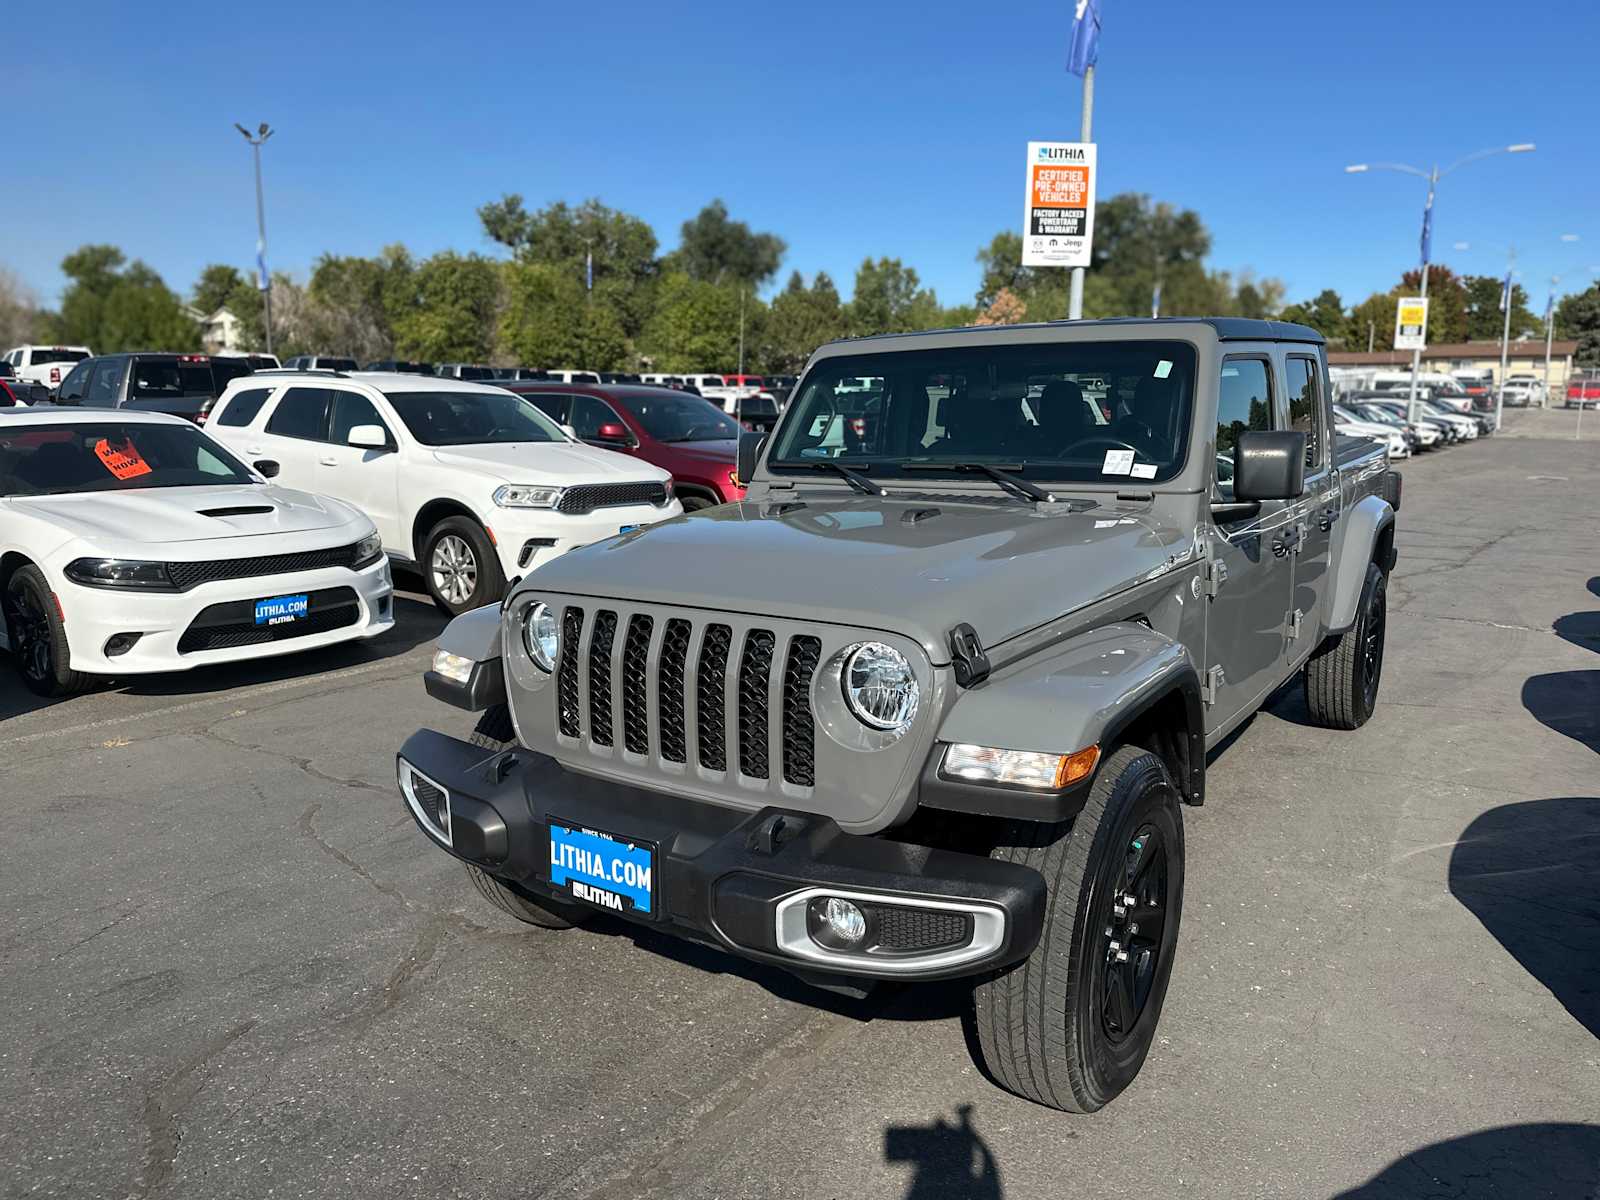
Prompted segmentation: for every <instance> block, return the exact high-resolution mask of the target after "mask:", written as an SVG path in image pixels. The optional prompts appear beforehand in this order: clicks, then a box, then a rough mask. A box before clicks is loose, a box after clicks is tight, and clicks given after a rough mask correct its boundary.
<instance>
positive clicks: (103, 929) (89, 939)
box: [50, 904, 144, 962]
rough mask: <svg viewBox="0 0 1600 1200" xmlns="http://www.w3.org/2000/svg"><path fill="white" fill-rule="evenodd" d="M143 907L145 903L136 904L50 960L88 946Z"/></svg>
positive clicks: (55, 960)
mask: <svg viewBox="0 0 1600 1200" xmlns="http://www.w3.org/2000/svg"><path fill="white" fill-rule="evenodd" d="M143 907H144V905H142V904H135V905H134V906H133V907H132V908H130V909H128V910H127V911H126V912H124V913H122V914H120V915H119V916H117V917H116V919H115V920H112V921H108V922H106V923H105V924H104V925H102V926H100V928H99V929H96V930H95V931H94V932H93V933H91V934H89V935H88V936H87V937H81V938H79V939H78V940H77V941H75V942H73V943H72V945H70V946H68V947H67V948H66V949H65V950H63V951H62V952H61V953H60V954H57V955H55V956H53V957H52V958H51V959H50V961H51V962H60V961H61V960H62V959H63V958H66V957H67V955H69V954H71V953H72V952H73V951H74V950H76V949H77V948H78V947H79V946H86V945H88V944H89V943H90V942H92V941H94V940H95V938H97V937H99V936H100V935H101V934H102V933H107V932H109V931H110V930H113V929H115V928H116V927H117V926H118V925H121V924H122V923H123V922H124V921H126V920H127V919H128V918H129V917H131V916H133V914H134V913H136V912H138V911H139V910H140V909H141V908H143Z"/></svg>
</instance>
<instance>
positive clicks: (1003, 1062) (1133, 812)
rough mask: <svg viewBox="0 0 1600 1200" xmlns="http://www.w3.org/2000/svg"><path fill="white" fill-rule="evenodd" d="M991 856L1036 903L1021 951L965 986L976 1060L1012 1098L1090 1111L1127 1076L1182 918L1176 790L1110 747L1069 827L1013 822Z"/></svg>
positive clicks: (1144, 754)
mask: <svg viewBox="0 0 1600 1200" xmlns="http://www.w3.org/2000/svg"><path fill="white" fill-rule="evenodd" d="M993 857H995V858H997V859H1000V860H1001V861H1004V862H1013V863H1018V864H1020V865H1022V866H1028V867H1032V868H1034V870H1036V871H1038V872H1039V873H1040V874H1042V875H1043V876H1044V878H1045V883H1046V884H1047V885H1048V887H1049V900H1048V901H1047V905H1048V907H1047V908H1046V911H1045V923H1044V931H1043V932H1042V933H1041V934H1040V936H1039V944H1038V945H1037V946H1035V947H1034V950H1033V953H1032V954H1030V955H1029V956H1028V957H1027V958H1026V959H1024V960H1023V961H1022V962H1021V963H1018V964H1017V965H1016V966H1014V967H1010V968H1008V969H1007V970H1005V971H1002V972H1000V973H998V974H996V975H994V976H992V977H990V978H988V979H986V980H984V981H983V982H981V983H979V984H978V986H977V988H976V989H975V990H974V993H973V1019H974V1024H975V1025H976V1027H977V1029H976V1032H977V1045H978V1050H979V1053H980V1054H981V1056H982V1062H983V1066H984V1067H985V1068H986V1069H987V1071H988V1072H989V1074H990V1076H991V1077H992V1078H993V1079H994V1080H995V1081H996V1082H997V1083H999V1084H1000V1086H1001V1087H1003V1088H1005V1089H1006V1090H1007V1091H1010V1092H1015V1093H1016V1094H1017V1095H1019V1096H1023V1097H1025V1098H1027V1099H1029V1100H1033V1101H1036V1102H1037V1103H1039V1104H1044V1105H1048V1106H1049V1107H1051V1108H1058V1109H1061V1110H1063V1111H1065V1112H1075V1113H1088V1112H1094V1111H1095V1110H1097V1109H1099V1108H1102V1107H1104V1106H1105V1105H1106V1104H1108V1103H1109V1102H1110V1101H1112V1100H1114V1099H1115V1098H1116V1097H1117V1095H1118V1094H1119V1093H1121V1091H1122V1090H1123V1089H1124V1088H1126V1087H1127V1086H1128V1085H1129V1084H1130V1083H1132V1082H1133V1080H1134V1078H1135V1076H1137V1075H1138V1073H1139V1068H1140V1067H1141V1066H1143V1065H1144V1060H1145V1055H1146V1054H1148V1053H1149V1050H1150V1044H1151V1042H1152V1040H1153V1039H1154V1037H1155V1030H1156V1023H1157V1021H1159V1019H1160V1016H1161V1006H1162V1002H1163V1001H1164V1000H1165V998H1166V993H1167V982H1168V980H1169V979H1170V978H1171V975H1172V960H1173V950H1174V948H1175V947H1176V945H1177V939H1178V922H1179V919H1180V918H1181V916H1182V913H1183V815H1182V812H1181V810H1180V808H1179V804H1178V790H1177V788H1175V787H1174V786H1173V783H1172V779H1171V777H1170V776H1169V775H1168V774H1167V769H1166V766H1165V765H1164V764H1163V763H1162V761H1161V760H1160V759H1159V758H1157V757H1156V756H1155V755H1154V754H1151V753H1150V752H1149V751H1148V750H1145V749H1143V748H1141V747H1138V746H1123V747H1121V748H1120V749H1118V750H1116V751H1115V752H1114V753H1113V754H1112V755H1111V756H1110V757H1109V758H1108V759H1107V760H1106V761H1105V763H1104V764H1103V765H1102V766H1101V768H1100V773H1099V774H1098V775H1097V776H1096V778H1095V781H1094V786H1093V787H1092V788H1091V789H1090V792H1089V799H1088V801H1087V802H1086V803H1085V804H1084V807H1083V811H1082V812H1081V813H1079V814H1078V816H1077V818H1076V819H1075V820H1074V821H1073V822H1072V824H1071V825H1070V826H1060V825H1040V824H1034V823H1022V822H1019V823H1017V824H1016V825H1014V826H1012V827H1011V838H1010V844H1008V845H1004V846H1000V847H997V848H996V849H995V851H994V854H993ZM1130 893H1131V894H1132V895H1133V896H1134V897H1135V903H1134V904H1132V905H1128V904H1125V903H1122V902H1121V901H1122V899H1123V897H1125V896H1127V895H1129V894H1130ZM1141 926H1142V928H1141ZM1152 935H1153V936H1152ZM1119 955H1122V956H1123V957H1122V958H1120V959H1119Z"/></svg>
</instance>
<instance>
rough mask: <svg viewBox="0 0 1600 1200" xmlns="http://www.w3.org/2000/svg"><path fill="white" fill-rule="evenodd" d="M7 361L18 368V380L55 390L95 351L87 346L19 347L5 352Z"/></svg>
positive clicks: (91, 356)
mask: <svg viewBox="0 0 1600 1200" xmlns="http://www.w3.org/2000/svg"><path fill="white" fill-rule="evenodd" d="M4 357H5V360H6V362H8V363H10V364H11V365H12V366H13V367H15V368H16V371H17V378H18V379H26V380H27V381H28V382H29V383H42V384H44V386H45V387H47V388H50V389H51V390H54V389H55V388H57V387H59V386H61V381H62V380H63V379H65V378H66V377H67V372H68V371H70V370H72V368H73V367H75V366H76V365H77V364H78V363H81V362H82V361H83V360H84V359H86V358H93V357H94V351H93V350H90V349H89V347H87V346H18V347H17V348H16V349H14V350H7V351H6V352H5V356H4Z"/></svg>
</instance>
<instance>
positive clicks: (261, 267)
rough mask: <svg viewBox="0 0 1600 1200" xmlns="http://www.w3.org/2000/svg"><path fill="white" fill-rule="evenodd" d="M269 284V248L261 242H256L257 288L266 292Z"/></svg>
mask: <svg viewBox="0 0 1600 1200" xmlns="http://www.w3.org/2000/svg"><path fill="white" fill-rule="evenodd" d="M268 286H269V285H268V280H267V248H266V247H265V246H263V245H262V244H261V243H260V242H257V243H256V288H257V290H259V291H263V292H264V291H266V290H267V287H268Z"/></svg>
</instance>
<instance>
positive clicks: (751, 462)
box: [736, 433, 767, 487]
mask: <svg viewBox="0 0 1600 1200" xmlns="http://www.w3.org/2000/svg"><path fill="white" fill-rule="evenodd" d="M766 444H767V435H766V434H764V433H741V434H740V435H739V462H738V467H737V468H736V470H737V472H738V476H739V486H740V487H749V486H750V480H752V479H753V478H755V473H756V463H758V462H759V461H760V460H761V451H762V450H763V449H764V448H765V446H766Z"/></svg>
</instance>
